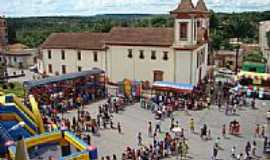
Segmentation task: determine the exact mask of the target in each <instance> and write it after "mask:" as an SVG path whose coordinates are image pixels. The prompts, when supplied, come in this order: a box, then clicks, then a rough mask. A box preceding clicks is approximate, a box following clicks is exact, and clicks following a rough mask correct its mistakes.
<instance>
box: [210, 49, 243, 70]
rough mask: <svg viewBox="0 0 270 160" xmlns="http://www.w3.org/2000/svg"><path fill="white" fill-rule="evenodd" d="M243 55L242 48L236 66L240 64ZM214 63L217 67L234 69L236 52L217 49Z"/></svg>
mask: <svg viewBox="0 0 270 160" xmlns="http://www.w3.org/2000/svg"><path fill="white" fill-rule="evenodd" d="M242 60H243V55H242V50H240V52H239V57H238V63H239V64H238V66H239V65H241V64H242ZM214 64H215V65H216V66H217V67H227V68H229V69H231V70H234V69H235V67H236V53H235V51H231V50H219V51H217V52H216V53H215V55H214Z"/></svg>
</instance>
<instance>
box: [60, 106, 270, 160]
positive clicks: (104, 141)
mask: <svg viewBox="0 0 270 160" xmlns="http://www.w3.org/2000/svg"><path fill="white" fill-rule="evenodd" d="M103 103H104V101H101V102H97V103H94V104H91V105H88V106H87V107H86V108H87V110H88V111H90V113H91V115H92V116H93V117H95V116H96V114H97V110H98V106H99V105H100V104H103ZM269 105H270V102H269V101H257V108H258V109H256V110H253V109H251V108H250V107H244V108H242V109H241V110H240V111H237V112H238V114H237V115H235V116H225V114H224V112H223V111H219V110H218V108H217V107H216V106H212V108H210V110H208V109H205V110H202V111H190V112H189V115H188V114H186V113H185V112H182V111H178V112H175V113H174V115H173V116H174V118H175V120H178V121H179V124H180V127H183V128H184V129H185V130H186V132H185V134H186V137H187V138H188V144H189V147H190V150H189V155H190V156H191V157H192V159H195V160H209V159H210V158H211V155H212V150H213V144H214V143H215V140H216V138H217V137H222V135H221V127H222V125H223V124H226V126H227V127H228V126H229V122H230V121H232V120H238V121H239V122H240V124H241V135H240V136H237V137H236V136H232V135H228V136H227V138H225V139H224V138H221V139H222V140H221V147H222V148H223V150H221V151H219V153H218V159H223V160H230V159H231V158H230V157H231V148H232V147H233V146H236V153H237V154H238V153H240V152H241V153H245V152H244V147H245V145H246V143H247V141H250V142H251V143H252V142H253V140H256V142H257V146H258V150H257V155H258V156H259V158H258V159H265V158H263V153H262V148H263V139H261V138H254V128H255V126H256V124H265V125H266V112H267V111H268V110H269V107H268V106H269ZM76 113H77V112H70V113H67V114H65V117H70V118H72V117H73V116H75V115H76ZM191 117H193V118H194V120H195V123H196V125H195V128H196V129H195V130H196V131H197V132H200V128H201V127H202V125H203V124H207V125H208V127H210V129H211V131H212V140H209V141H203V140H201V138H200V136H199V135H197V134H192V133H189V129H188V127H189V125H188V123H189V119H190V118H191ZM113 120H114V124H116V123H117V122H121V125H122V126H123V132H124V133H123V134H118V132H117V130H112V129H106V130H103V129H101V132H100V133H101V135H100V136H92V143H93V144H94V145H96V146H97V147H98V152H99V157H101V156H107V155H108V156H112V155H113V154H116V155H117V156H118V157H119V158H120V156H121V154H122V152H123V150H124V149H125V148H126V147H127V146H131V147H138V146H137V134H138V132H142V135H143V144H144V145H148V144H150V143H152V138H151V137H148V136H147V123H148V121H152V122H153V124H155V122H156V120H155V119H154V116H153V114H152V113H151V111H148V110H145V109H143V108H141V107H140V105H139V104H134V105H132V106H128V107H126V109H125V111H123V112H121V113H119V114H114V117H113ZM169 124H170V120H169V119H165V120H164V121H162V131H163V132H167V131H169ZM227 132H228V131H227ZM266 134H267V135H268V129H267V130H266ZM160 136H161V137H162V134H161V135H160ZM171 159H176V158H175V157H172V158H171Z"/></svg>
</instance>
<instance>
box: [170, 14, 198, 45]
mask: <svg viewBox="0 0 270 160" xmlns="http://www.w3.org/2000/svg"><path fill="white" fill-rule="evenodd" d="M181 22H182V23H183V22H187V23H188V33H187V34H188V35H187V37H188V38H187V41H182V40H180V23H181ZM174 26H175V27H174V30H175V31H174V33H175V34H174V40H175V44H174V45H175V46H185V45H194V44H196V43H197V38H194V32H195V31H194V30H195V29H194V27H196V26H197V20H196V19H176V20H175V24H174ZM196 37H197V36H196Z"/></svg>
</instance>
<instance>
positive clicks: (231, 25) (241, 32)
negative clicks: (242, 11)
mask: <svg viewBox="0 0 270 160" xmlns="http://www.w3.org/2000/svg"><path fill="white" fill-rule="evenodd" d="M225 28H226V31H227V32H228V33H229V36H230V37H228V38H237V40H238V41H240V39H243V38H247V37H248V36H250V35H249V34H250V33H252V29H253V26H252V24H251V23H250V21H249V20H248V19H246V18H244V17H242V16H240V15H236V14H233V16H232V18H231V19H230V20H229V21H228V22H227V25H226V26H225Z"/></svg>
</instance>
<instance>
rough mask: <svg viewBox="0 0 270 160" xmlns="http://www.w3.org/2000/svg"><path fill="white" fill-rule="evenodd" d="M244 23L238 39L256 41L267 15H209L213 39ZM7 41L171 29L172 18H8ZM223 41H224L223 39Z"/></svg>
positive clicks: (32, 44) (35, 43) (30, 42)
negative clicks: (57, 34) (114, 30)
mask: <svg viewBox="0 0 270 160" xmlns="http://www.w3.org/2000/svg"><path fill="white" fill-rule="evenodd" d="M239 19H240V20H241V21H243V22H245V25H246V26H247V29H248V30H247V31H246V32H247V36H241V37H240V38H242V39H244V40H246V41H256V40H257V39H258V36H257V35H258V33H257V32H258V22H260V21H262V20H270V11H269V12H244V13H233V14H228V13H213V12H212V15H211V27H212V31H213V32H212V33H213V34H212V36H213V37H214V38H220V39H226V38H229V37H234V36H235V35H233V33H232V32H231V31H230V27H231V25H235V24H234V23H235V22H237V21H238V22H239ZM7 21H8V27H9V42H10V43H15V42H20V43H24V44H26V45H28V46H29V47H37V46H39V45H40V44H41V43H42V42H43V41H44V40H45V39H46V38H47V37H48V36H49V35H50V34H51V33H54V32H85V31H90V32H108V31H110V29H111V28H112V27H114V26H123V27H127V26H133V27H150V26H151V27H172V26H173V19H172V17H170V16H169V15H150V14H106V15H96V16H89V17H81V16H70V17H25V18H7ZM223 41H224V40H223Z"/></svg>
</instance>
